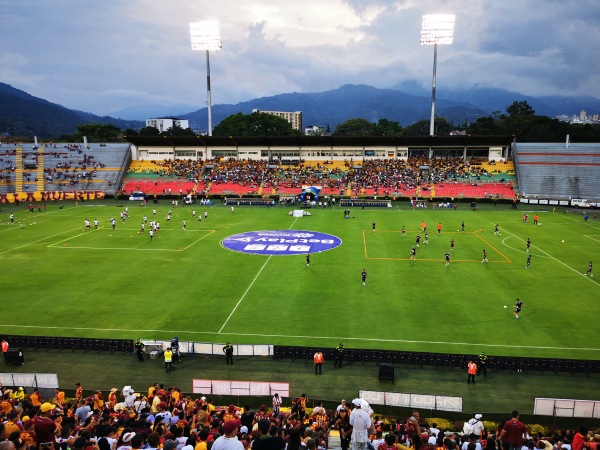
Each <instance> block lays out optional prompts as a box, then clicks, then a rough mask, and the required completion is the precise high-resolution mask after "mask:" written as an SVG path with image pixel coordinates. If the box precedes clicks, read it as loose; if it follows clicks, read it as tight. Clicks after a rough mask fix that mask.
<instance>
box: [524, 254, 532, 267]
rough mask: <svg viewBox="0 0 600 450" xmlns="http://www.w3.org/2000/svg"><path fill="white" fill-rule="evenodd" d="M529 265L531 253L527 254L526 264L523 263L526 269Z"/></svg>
mask: <svg viewBox="0 0 600 450" xmlns="http://www.w3.org/2000/svg"><path fill="white" fill-rule="evenodd" d="M530 267H531V255H527V264H526V265H525V268H526V269H529V268H530Z"/></svg>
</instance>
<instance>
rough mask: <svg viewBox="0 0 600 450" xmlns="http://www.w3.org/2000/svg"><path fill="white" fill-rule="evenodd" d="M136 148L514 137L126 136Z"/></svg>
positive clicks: (505, 139)
mask: <svg viewBox="0 0 600 450" xmlns="http://www.w3.org/2000/svg"><path fill="white" fill-rule="evenodd" d="M125 139H127V140H128V141H129V142H131V143H132V144H133V145H136V146H140V145H146V146H153V147H159V146H165V145H169V146H173V147H195V146H202V147H260V146H265V147H311V146H312V147H341V146H348V147H374V146H378V145H381V146H386V147H390V146H398V147H479V146H485V147H487V146H508V145H510V144H511V143H512V142H513V140H514V136H509V135H505V136H480V135H477V136H475V135H457V136H227V137H224V136H200V135H196V136H125Z"/></svg>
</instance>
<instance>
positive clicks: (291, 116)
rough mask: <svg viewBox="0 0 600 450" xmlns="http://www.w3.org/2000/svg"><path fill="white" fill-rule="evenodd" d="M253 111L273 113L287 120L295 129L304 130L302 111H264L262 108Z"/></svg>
mask: <svg viewBox="0 0 600 450" xmlns="http://www.w3.org/2000/svg"><path fill="white" fill-rule="evenodd" d="M252 112H253V113H262V114H271V115H272V116H277V117H281V118H282V119H284V120H286V121H287V122H288V123H289V124H290V125H291V126H292V128H293V129H294V130H298V131H302V111H295V112H288V111H264V110H262V109H253V110H252Z"/></svg>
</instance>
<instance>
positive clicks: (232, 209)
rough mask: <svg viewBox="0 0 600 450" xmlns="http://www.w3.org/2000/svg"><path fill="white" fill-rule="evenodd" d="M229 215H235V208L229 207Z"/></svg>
mask: <svg viewBox="0 0 600 450" xmlns="http://www.w3.org/2000/svg"><path fill="white" fill-rule="evenodd" d="M231 214H235V208H234V207H233V206H232V207H231Z"/></svg>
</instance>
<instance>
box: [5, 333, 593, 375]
mask: <svg viewBox="0 0 600 450" xmlns="http://www.w3.org/2000/svg"><path fill="white" fill-rule="evenodd" d="M0 339H6V341H8V343H9V345H10V348H12V349H21V350H27V349H33V350H39V349H46V350H59V351H63V350H71V351H75V350H83V351H97V352H111V353H116V352H123V353H129V352H133V351H134V340H133V339H94V338H74V337H54V336H17V335H0ZM143 342H144V343H146V344H148V345H153V346H156V347H157V348H156V349H157V350H159V351H160V349H163V350H164V349H166V348H167V347H169V346H170V344H171V342H172V341H150V340H143ZM223 345H224V344H216V343H210V342H184V341H180V342H179V351H180V352H181V353H188V354H204V355H207V354H208V355H222V354H223ZM233 347H234V354H235V355H239V356H267V357H271V356H272V357H273V359H275V360H281V359H292V360H305V361H312V359H313V356H314V354H315V352H316V351H317V350H320V351H321V352H322V353H323V356H324V357H325V360H326V361H333V359H334V352H335V349H333V348H316V347H312V348H311V347H295V346H282V345H244V344H234V345H233ZM473 357H474V355H466V354H446V353H427V352H406V351H396V350H374V349H350V348H348V349H345V351H344V360H345V361H347V362H353V363H361V364H366V363H376V364H394V365H416V366H419V367H423V366H433V367H435V368H437V367H439V368H448V369H452V368H461V369H466V367H467V363H468V362H469V360H470V359H471V358H473ZM488 368H489V369H490V370H512V371H515V372H540V373H543V372H553V373H556V374H558V373H570V374H571V375H574V374H576V373H583V374H587V375H590V374H597V373H600V360H579V359H557V358H525V357H511V356H488Z"/></svg>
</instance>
